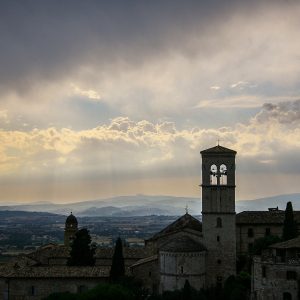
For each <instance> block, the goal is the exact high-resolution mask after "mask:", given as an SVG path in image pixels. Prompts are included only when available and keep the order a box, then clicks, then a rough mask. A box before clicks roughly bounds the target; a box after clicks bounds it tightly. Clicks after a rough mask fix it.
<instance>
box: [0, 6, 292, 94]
mask: <svg viewBox="0 0 300 300" xmlns="http://www.w3.org/2000/svg"><path fill="white" fill-rule="evenodd" d="M249 2H250V1H244V2H243V3H242V2H241V1H226V2H225V1H222V2H220V1H174V0H173V1H130V0H128V1H75V0H72V1H66V0H65V1H56V0H51V1H50V0H49V1H1V4H0V36H1V46H0V52H1V55H0V84H1V87H2V89H12V90H18V91H22V92H24V90H26V88H28V87H29V86H32V85H33V84H34V81H36V80H38V81H43V80H45V81H49V80H50V81H51V80H53V79H54V78H55V80H57V79H59V78H65V77H68V76H69V74H70V73H76V71H78V69H79V68H80V67H81V66H89V65H90V66H95V65H96V66H97V67H98V69H99V73H101V72H104V70H105V69H109V68H114V67H115V66H116V65H117V64H121V65H122V68H128V67H132V66H137V65H139V64H142V63H144V61H145V60H151V59H152V58H154V57H155V59H157V57H159V56H160V55H165V54H166V53H170V52H180V53H183V54H184V55H186V56H193V55H197V51H196V50H195V49H194V47H193V43H194V42H197V41H198V40H200V39H201V38H203V37H204V36H209V35H211V34H213V33H214V31H217V30H220V28H219V26H220V24H222V22H224V23H226V22H227V21H228V20H229V18H230V16H231V14H232V13H233V12H235V11H239V10H243V11H245V10H248V11H249V13H250V12H251V11H253V8H255V7H256V4H255V1H251V4H250V3H249ZM273 2H274V1H273ZM285 3H286V2H285ZM191 36H192V37H193V38H192V39H191ZM206 47H207V48H206ZM201 51H203V52H206V53H210V52H211V51H214V49H213V47H211V45H209V43H208V44H207V45H206V46H205V45H204V46H203V47H202V48H201Z"/></svg>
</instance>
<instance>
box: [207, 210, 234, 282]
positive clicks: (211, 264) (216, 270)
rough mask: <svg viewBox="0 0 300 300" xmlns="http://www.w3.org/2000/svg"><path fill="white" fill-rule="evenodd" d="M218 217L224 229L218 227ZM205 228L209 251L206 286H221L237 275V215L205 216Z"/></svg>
mask: <svg viewBox="0 0 300 300" xmlns="http://www.w3.org/2000/svg"><path fill="white" fill-rule="evenodd" d="M217 217H220V218H221V219H222V227H217V226H216V225H217V223H216V222H217V221H216V218H217ZM203 228H205V236H204V241H205V246H206V247H207V250H208V251H207V260H206V273H207V278H206V286H207V287H209V286H215V285H218V284H220V285H221V284H223V283H224V281H225V280H226V279H227V278H228V277H229V276H230V275H235V273H236V241H235V215H234V214H233V215H232V214H223V215H222V214H219V215H205V216H203Z"/></svg>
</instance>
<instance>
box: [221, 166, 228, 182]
mask: <svg viewBox="0 0 300 300" xmlns="http://www.w3.org/2000/svg"><path fill="white" fill-rule="evenodd" d="M220 184H221V185H227V167H226V165H224V164H222V165H221V166H220Z"/></svg>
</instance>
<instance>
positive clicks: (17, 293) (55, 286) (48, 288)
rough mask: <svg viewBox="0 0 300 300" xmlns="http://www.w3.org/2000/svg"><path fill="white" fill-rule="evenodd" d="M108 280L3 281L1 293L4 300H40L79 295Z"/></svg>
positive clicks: (50, 279)
mask: <svg viewBox="0 0 300 300" xmlns="http://www.w3.org/2000/svg"><path fill="white" fill-rule="evenodd" d="M106 281H107V279H106V278H95V279H93V278H82V279H76V278H70V279H68V278H58V279H52V278H45V279H38V278H32V279H29V278H28V279H26V278H16V279H9V280H8V279H6V280H5V279H1V280H0V291H1V295H3V298H2V299H4V300H40V299H43V298H44V297H47V296H49V295H50V294H52V293H58V292H71V293H78V292H83V291H85V290H87V289H91V288H93V287H95V286H96V285H97V284H99V283H101V282H106Z"/></svg>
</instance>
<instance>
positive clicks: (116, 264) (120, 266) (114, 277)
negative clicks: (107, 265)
mask: <svg viewBox="0 0 300 300" xmlns="http://www.w3.org/2000/svg"><path fill="white" fill-rule="evenodd" d="M124 276H125V264H124V257H123V245H122V240H121V238H118V239H117V241H116V245H115V250H114V254H113V258H112V264H111V269H110V280H111V281H112V282H116V281H119V280H120V279H122V278H123V277H124Z"/></svg>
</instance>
